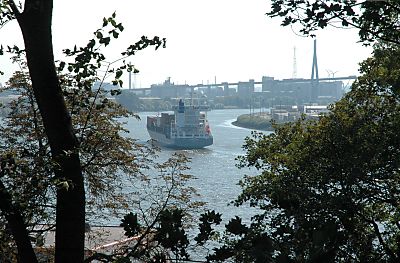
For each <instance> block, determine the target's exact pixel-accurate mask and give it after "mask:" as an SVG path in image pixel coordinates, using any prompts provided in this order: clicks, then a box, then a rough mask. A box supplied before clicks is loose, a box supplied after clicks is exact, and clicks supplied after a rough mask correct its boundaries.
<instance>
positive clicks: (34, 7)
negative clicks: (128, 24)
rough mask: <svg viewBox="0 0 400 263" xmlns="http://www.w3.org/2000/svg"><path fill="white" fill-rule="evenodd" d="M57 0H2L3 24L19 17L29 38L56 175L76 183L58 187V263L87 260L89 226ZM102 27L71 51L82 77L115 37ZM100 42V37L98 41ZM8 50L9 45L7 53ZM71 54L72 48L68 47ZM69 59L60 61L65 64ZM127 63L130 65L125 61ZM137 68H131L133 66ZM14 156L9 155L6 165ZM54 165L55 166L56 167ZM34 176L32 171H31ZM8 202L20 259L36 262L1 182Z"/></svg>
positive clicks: (15, 208)
mask: <svg viewBox="0 0 400 263" xmlns="http://www.w3.org/2000/svg"><path fill="white" fill-rule="evenodd" d="M52 7H53V1H51V0H41V1H32V0H28V1H25V3H24V7H23V10H20V9H19V8H18V7H17V5H16V4H15V3H14V2H13V1H12V0H10V1H5V2H4V1H3V2H1V3H0V8H1V17H0V24H1V25H3V24H5V23H7V22H8V21H10V20H12V19H14V18H15V19H16V20H17V21H18V24H19V26H20V28H21V32H22V34H23V38H24V45H25V49H24V51H25V53H26V58H27V66H28V68H29V75H30V79H31V81H32V90H33V94H34V97H35V101H36V103H37V105H38V109H39V112H40V116H41V119H42V122H43V127H44V131H45V134H46V140H47V142H48V144H49V146H50V150H51V156H52V157H51V158H52V160H53V162H55V163H57V169H53V173H54V174H55V178H56V180H58V181H60V182H66V183H67V184H68V185H69V186H70V187H58V188H57V191H56V199H57V202H56V225H57V226H58V227H57V229H56V262H82V261H83V257H84V226H85V189H84V178H83V175H82V166H81V162H80V158H79V147H80V145H79V141H78V140H77V138H76V134H75V132H74V127H73V124H72V121H71V116H70V112H69V111H68V108H67V105H66V103H65V100H64V96H63V91H62V88H61V82H60V80H59V77H58V74H57V70H56V66H55V64H54V55H53V49H52V35H51V20H52ZM108 22H110V23H111V24H112V25H113V27H114V28H113V29H112V30H111V31H110V32H109V33H110V34H112V36H113V37H114V38H117V37H118V34H119V32H120V31H122V30H123V27H122V25H120V24H116V23H115V21H114V20H113V19H110V20H107V19H105V20H104V24H107V23H108ZM101 34H102V32H99V31H98V32H97V36H96V37H97V39H92V40H91V41H90V42H89V43H88V46H87V47H86V48H83V49H81V50H73V51H70V52H69V54H73V55H77V59H76V61H75V62H76V63H71V64H69V66H68V68H69V69H71V71H72V70H74V72H75V73H77V76H78V77H81V78H82V77H83V78H85V77H88V76H91V75H92V74H93V72H94V71H95V70H96V68H95V67H94V68H93V67H92V66H93V65H90V64H88V62H90V61H91V60H92V59H94V60H96V61H97V64H95V65H98V63H101V61H103V59H104V56H100V57H98V55H99V54H98V53H97V52H95V51H96V50H95V46H94V45H95V44H96V43H100V44H104V45H107V44H108V43H109V41H110V39H111V38H110V37H103V36H102V35H101ZM96 40H97V41H98V42H97V41H96ZM161 43H162V42H161V40H159V39H158V38H154V39H153V40H148V39H147V38H145V37H143V38H142V40H141V41H139V42H138V43H136V44H137V45H132V46H130V47H129V48H128V50H127V51H126V52H125V53H124V55H133V54H134V52H135V51H136V50H140V49H142V48H145V47H147V46H148V45H158V46H160V45H161ZM1 53H3V49H2V52H1ZM67 55H68V52H67ZM63 65H65V63H64V64H60V67H61V68H63ZM125 68H126V66H125ZM130 68H131V67H130ZM115 74H116V77H117V79H119V77H120V76H121V75H122V71H121V68H120V69H119V70H117V71H116V72H115ZM81 78H78V79H76V82H78V83H79V85H78V86H77V87H78V88H84V87H87V86H88V85H89V84H90V81H89V82H81V80H82V79H81ZM11 161H12V160H7V159H5V160H4V161H3V162H5V163H6V164H7V163H9V162H11ZM53 168H54V167H53ZM25 176H29V175H25ZM0 188H1V191H0V192H1V194H2V195H3V196H2V197H3V198H2V202H1V204H0V209H1V210H2V212H4V213H5V214H6V217H7V221H8V224H9V226H10V229H11V232H12V234H13V236H14V239H15V241H16V245H17V248H18V256H19V260H21V261H23V262H36V261H37V260H36V258H35V255H34V252H33V249H32V246H31V244H30V240H29V237H28V234H27V231H26V227H25V222H24V218H23V217H22V212H21V210H20V209H19V207H18V206H17V205H15V204H14V203H13V202H12V199H11V198H10V196H12V195H11V193H9V192H8V191H7V189H6V187H3V185H0Z"/></svg>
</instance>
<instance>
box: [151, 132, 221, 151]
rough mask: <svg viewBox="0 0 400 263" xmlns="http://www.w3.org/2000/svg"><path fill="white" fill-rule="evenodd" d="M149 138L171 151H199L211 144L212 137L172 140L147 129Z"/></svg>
mask: <svg viewBox="0 0 400 263" xmlns="http://www.w3.org/2000/svg"><path fill="white" fill-rule="evenodd" d="M147 131H148V132H149V135H150V138H151V139H152V140H154V141H155V142H156V143H157V144H159V145H160V146H163V147H168V148H172V149H201V148H204V147H207V146H210V145H212V144H213V142H214V140H213V137H212V136H209V137H206V138H174V139H170V138H167V137H166V136H165V134H162V133H158V132H156V131H152V130H150V129H147Z"/></svg>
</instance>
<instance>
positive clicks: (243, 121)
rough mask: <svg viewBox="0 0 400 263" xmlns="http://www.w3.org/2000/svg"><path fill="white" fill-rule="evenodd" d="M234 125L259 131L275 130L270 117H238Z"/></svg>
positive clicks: (253, 115) (255, 115)
mask: <svg viewBox="0 0 400 263" xmlns="http://www.w3.org/2000/svg"><path fill="white" fill-rule="evenodd" d="M232 124H234V125H237V126H240V127H245V128H249V129H257V130H266V131H272V130H273V129H274V128H273V125H272V122H271V117H270V115H257V114H251V115H250V114H243V115H240V116H239V117H237V120H236V121H234V122H233V123H232Z"/></svg>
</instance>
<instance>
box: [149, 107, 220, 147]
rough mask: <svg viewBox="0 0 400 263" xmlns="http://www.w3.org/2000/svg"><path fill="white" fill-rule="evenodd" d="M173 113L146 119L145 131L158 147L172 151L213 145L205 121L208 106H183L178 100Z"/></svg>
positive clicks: (208, 126) (209, 130)
mask: <svg viewBox="0 0 400 263" xmlns="http://www.w3.org/2000/svg"><path fill="white" fill-rule="evenodd" d="M173 110H174V113H173V114H169V113H161V116H148V117H147V131H148V132H149V135H150V137H151V139H153V140H155V141H157V142H158V143H159V144H160V145H162V146H165V147H169V148H174V149H199V148H203V147H206V146H209V145H212V144H213V136H212V134H211V129H210V125H209V124H208V121H207V110H208V106H205V105H185V103H184V102H183V101H182V100H180V101H179V103H178V106H174V107H173Z"/></svg>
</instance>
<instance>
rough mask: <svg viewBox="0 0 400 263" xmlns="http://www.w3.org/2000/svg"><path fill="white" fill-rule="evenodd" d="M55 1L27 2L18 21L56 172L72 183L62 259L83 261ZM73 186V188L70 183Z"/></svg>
mask: <svg viewBox="0 0 400 263" xmlns="http://www.w3.org/2000/svg"><path fill="white" fill-rule="evenodd" d="M52 10H53V1H52V0H35V1H34V0H26V1H25V6H24V11H23V13H20V14H18V15H17V20H18V22H19V25H20V27H21V30H22V34H23V37H24V43H25V50H26V56H27V61H28V68H29V74H30V77H31V80H32V87H33V90H34V94H35V98H36V102H37V104H38V106H39V110H40V114H41V116H42V119H43V124H44V128H45V132H46V135H47V138H48V140H49V144H50V148H51V153H52V156H53V159H54V160H55V161H56V162H57V163H58V165H59V166H58V168H57V169H55V176H56V178H57V179H58V180H60V181H61V182H66V183H67V185H66V184H64V183H63V184H60V185H63V187H61V186H60V187H59V188H58V190H57V208H56V254H55V258H56V262H57V263H60V262H83V260H84V239H85V191H84V183H83V176H82V171H81V165H80V160H79V153H78V141H77V139H76V137H75V134H74V132H73V127H72V122H71V117H70V114H69V112H68V110H67V107H66V105H65V101H64V97H63V94H62V90H61V87H60V83H59V80H58V76H57V72H56V69H55V65H54V55H53V45H52V34H51V20H52ZM65 186H67V187H65Z"/></svg>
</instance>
